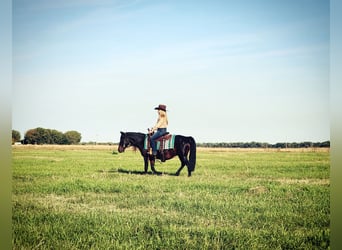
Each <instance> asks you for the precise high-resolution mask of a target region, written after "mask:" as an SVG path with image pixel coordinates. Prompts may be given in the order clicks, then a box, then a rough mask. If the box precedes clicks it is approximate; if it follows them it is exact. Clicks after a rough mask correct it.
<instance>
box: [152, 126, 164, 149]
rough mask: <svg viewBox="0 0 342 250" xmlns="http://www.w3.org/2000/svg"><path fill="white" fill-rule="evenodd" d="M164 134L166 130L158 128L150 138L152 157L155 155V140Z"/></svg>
mask: <svg viewBox="0 0 342 250" xmlns="http://www.w3.org/2000/svg"><path fill="white" fill-rule="evenodd" d="M165 133H166V128H158V130H157V131H156V132H155V133H154V134H153V135H152V136H151V148H152V154H154V155H156V154H157V142H156V141H155V140H156V139H158V138H159V137H161V136H162V135H163V134H165Z"/></svg>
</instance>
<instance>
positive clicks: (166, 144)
mask: <svg viewBox="0 0 342 250" xmlns="http://www.w3.org/2000/svg"><path fill="white" fill-rule="evenodd" d="M175 137H176V135H172V136H171V137H170V139H168V140H164V149H173V148H174V147H175ZM158 139H160V138H158ZM158 139H157V140H158ZM148 147H149V145H148V135H146V136H145V141H144V149H148ZM159 149H160V141H157V150H159Z"/></svg>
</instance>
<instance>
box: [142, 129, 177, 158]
mask: <svg viewBox="0 0 342 250" xmlns="http://www.w3.org/2000/svg"><path fill="white" fill-rule="evenodd" d="M174 139H175V135H172V134H170V133H169V132H166V133H165V134H163V135H162V136H160V137H158V138H157V139H156V140H155V141H156V143H157V150H158V151H159V152H160V155H161V158H162V161H165V158H164V150H168V149H173V148H174ZM144 148H145V149H146V150H147V151H148V152H150V151H151V145H150V136H148V135H146V138H145V142H144ZM150 154H152V152H150Z"/></svg>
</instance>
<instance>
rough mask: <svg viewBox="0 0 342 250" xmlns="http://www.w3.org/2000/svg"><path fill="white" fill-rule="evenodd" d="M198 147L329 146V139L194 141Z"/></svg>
mask: <svg viewBox="0 0 342 250" xmlns="http://www.w3.org/2000/svg"><path fill="white" fill-rule="evenodd" d="M196 145H197V146H198V147H208V148H312V147H314V148H329V147H330V141H324V142H310V141H305V142H278V143H274V144H271V143H267V142H218V143H196Z"/></svg>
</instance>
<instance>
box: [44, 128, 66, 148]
mask: <svg viewBox="0 0 342 250" xmlns="http://www.w3.org/2000/svg"><path fill="white" fill-rule="evenodd" d="M49 134H50V138H51V144H68V139H67V137H66V136H65V134H63V133H62V132H60V131H57V130H55V129H49Z"/></svg>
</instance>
